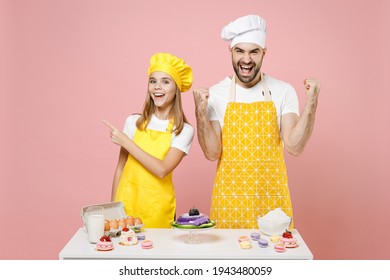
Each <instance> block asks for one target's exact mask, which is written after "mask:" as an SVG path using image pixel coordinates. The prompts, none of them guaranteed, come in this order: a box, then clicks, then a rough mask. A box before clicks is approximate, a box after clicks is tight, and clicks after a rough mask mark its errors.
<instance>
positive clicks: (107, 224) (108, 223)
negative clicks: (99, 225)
mask: <svg viewBox="0 0 390 280" xmlns="http://www.w3.org/2000/svg"><path fill="white" fill-rule="evenodd" d="M109 230H110V220H104V231H109Z"/></svg>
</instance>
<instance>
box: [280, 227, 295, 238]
mask: <svg viewBox="0 0 390 280" xmlns="http://www.w3.org/2000/svg"><path fill="white" fill-rule="evenodd" d="M282 237H284V238H293V235H292V233H291V231H289V230H288V229H286V231H285V232H283V235H282Z"/></svg>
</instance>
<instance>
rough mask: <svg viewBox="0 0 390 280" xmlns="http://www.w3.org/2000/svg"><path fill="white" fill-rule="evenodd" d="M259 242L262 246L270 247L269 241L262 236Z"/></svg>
mask: <svg viewBox="0 0 390 280" xmlns="http://www.w3.org/2000/svg"><path fill="white" fill-rule="evenodd" d="M257 243H258V244H259V246H260V247H261V248H267V247H268V241H267V240H265V239H262V238H260V239H259V240H258V241H257Z"/></svg>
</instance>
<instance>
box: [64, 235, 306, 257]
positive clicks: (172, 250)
mask: <svg viewBox="0 0 390 280" xmlns="http://www.w3.org/2000/svg"><path fill="white" fill-rule="evenodd" d="M291 231H292V234H293V236H294V237H295V238H296V239H297V244H298V245H299V246H298V247H297V248H293V249H287V251H286V252H284V253H277V252H275V251H274V248H273V243H271V242H269V246H268V248H260V247H259V246H258V244H257V242H255V241H252V248H251V249H241V248H240V246H239V243H238V241H237V238H238V237H240V236H242V235H247V236H250V234H251V233H252V232H258V230H257V229H209V230H207V231H200V232H198V233H197V235H198V238H199V239H200V240H201V243H199V244H188V243H185V240H186V238H187V237H188V234H189V233H188V231H184V230H178V229H157V228H148V229H142V233H144V234H145V236H146V239H150V240H152V241H153V243H154V247H153V248H152V249H149V250H145V249H142V248H141V246H140V243H138V244H137V245H134V246H121V245H119V237H113V238H112V241H113V242H114V250H112V251H97V250H96V249H95V247H96V245H95V244H90V243H89V242H88V236H87V233H86V232H85V231H84V229H83V228H80V229H79V230H77V232H76V233H75V234H74V236H73V237H72V238H71V239H70V241H69V242H68V243H67V244H66V246H65V247H64V248H63V249H62V251H61V252H60V254H59V259H62V260H70V259H116V260H118V259H122V260H123V259H269V260H271V259H296V260H298V259H301V260H302V259H313V254H312V253H311V252H310V250H309V248H308V247H307V245H306V243H305V242H304V240H303V239H302V237H301V236H300V234H299V232H298V231H297V230H296V229H295V230H291ZM262 238H265V239H268V240H269V237H267V236H262Z"/></svg>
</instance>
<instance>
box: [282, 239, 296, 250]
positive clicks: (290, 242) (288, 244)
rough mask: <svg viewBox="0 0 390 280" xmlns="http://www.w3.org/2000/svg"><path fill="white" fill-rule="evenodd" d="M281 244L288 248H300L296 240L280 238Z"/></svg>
mask: <svg viewBox="0 0 390 280" xmlns="http://www.w3.org/2000/svg"><path fill="white" fill-rule="evenodd" d="M280 242H281V243H282V244H284V246H286V248H295V247H297V246H298V244H297V239H296V238H284V237H282V238H280Z"/></svg>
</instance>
